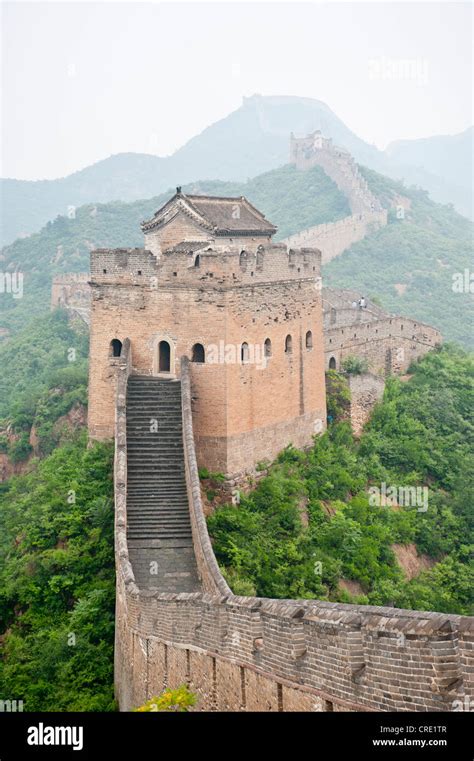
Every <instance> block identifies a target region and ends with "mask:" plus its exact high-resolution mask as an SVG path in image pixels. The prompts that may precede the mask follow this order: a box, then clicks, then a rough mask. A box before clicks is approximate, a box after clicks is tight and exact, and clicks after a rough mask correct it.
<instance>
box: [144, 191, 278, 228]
mask: <svg viewBox="0 0 474 761" xmlns="http://www.w3.org/2000/svg"><path fill="white" fill-rule="evenodd" d="M179 213H184V214H186V215H187V216H189V217H190V218H191V219H193V220H194V222H195V223H196V224H197V225H198V226H199V227H201V228H202V229H203V230H206V231H209V232H211V233H212V235H213V236H219V235H222V236H229V235H256V236H259V235H262V236H263V235H264V236H266V237H268V236H269V235H270V236H271V235H274V234H275V232H276V230H277V228H276V226H275V225H273V224H272V223H271V222H269V221H268V219H266V218H265V216H264V215H263V214H262V213H261V212H260V211H259V210H258V209H256V208H255V206H253V205H252V204H251V203H250V201H248V200H247V199H246V198H245V197H244V196H238V197H233V198H231V197H223V196H200V195H187V194H185V193H182V192H181V188H177V189H176V193H175V195H174V196H173V197H172V198H170V200H169V201H167V202H166V203H165V205H164V206H162V207H161V209H158V211H157V212H155V214H154V215H153V218H152V219H150V220H147V221H144V222H142V230H143V232H149V231H151V230H155V229H157V228H160V227H163V226H164V225H166V224H168V223H169V222H171V220H172V219H174V217H175V216H176V215H177V214H179Z"/></svg>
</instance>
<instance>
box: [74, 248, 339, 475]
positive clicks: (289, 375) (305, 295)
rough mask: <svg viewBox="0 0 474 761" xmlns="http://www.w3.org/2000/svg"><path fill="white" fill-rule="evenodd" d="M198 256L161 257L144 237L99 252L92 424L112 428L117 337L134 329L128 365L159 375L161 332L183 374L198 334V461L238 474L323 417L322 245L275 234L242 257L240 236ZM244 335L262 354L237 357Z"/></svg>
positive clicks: (94, 429)
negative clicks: (290, 242) (293, 245)
mask: <svg viewBox="0 0 474 761" xmlns="http://www.w3.org/2000/svg"><path fill="white" fill-rule="evenodd" d="M200 256H201V259H200V266H199V267H196V266H194V256H193V255H190V254H188V253H182V254H180V253H173V254H169V255H168V254H165V255H163V256H162V257H161V258H160V259H159V260H157V258H156V257H155V256H154V255H153V254H152V253H151V252H149V251H146V250H141V249H132V250H115V251H109V250H99V251H95V252H93V253H92V255H91V289H92V314H91V349H90V356H91V362H90V371H89V431H90V435H91V437H92V438H111V437H112V436H113V422H112V421H113V410H114V393H115V390H114V389H115V386H114V383H115V380H114V379H115V360H114V359H112V358H111V357H110V342H111V340H112V339H118V340H120V341H122V342H123V341H124V339H125V338H127V337H130V339H131V341H132V345H133V370H134V371H135V372H138V373H141V374H154V375H156V374H157V372H158V369H157V355H158V346H159V343H160V341H161V340H165V341H167V342H168V343H169V344H170V346H171V347H172V352H171V354H172V356H171V361H172V367H171V374H172V375H176V376H179V374H180V364H179V359H180V358H181V357H182V356H187V357H189V358H191V357H192V350H193V346H194V345H195V344H196V343H200V344H202V345H203V346H204V348H205V351H206V362H205V363H204V364H197V363H196V364H195V363H193V364H192V369H191V372H192V380H193V416H194V432H195V440H196V448H197V458H198V463H199V465H205V466H206V467H208V468H209V469H210V470H212V471H219V472H223V473H226V474H228V475H230V474H233V475H234V474H238V473H243V472H245V471H246V470H249V469H252V468H253V467H254V466H255V464H256V463H257V462H259V461H261V460H264V459H269V460H272V459H274V457H275V456H276V455H277V454H278V452H279V451H281V449H283V448H284V447H285V446H286V445H287V444H288V443H290V442H292V443H293V444H295V446H299V447H301V446H305V445H307V444H309V443H310V442H311V437H312V435H313V434H314V433H315V430H316V428H317V430H321V428H324V426H325V421H326V405H325V387H324V345H323V335H322V306H321V278H320V255H319V252H318V251H315V250H311V249H303V250H301V251H292V252H290V253H289V252H288V251H287V250H286V248H285V246H282V245H276V246H275V245H271V246H268V247H266V248H264V250H262V251H259V252H258V254H257V252H253V253H252V252H251V251H249V252H248V254H247V256H246V257H245V259H244V261H242V260H241V256H240V250H239V248H234V249H230V250H228V251H226V252H221V251H216V250H211V251H209V252H205V253H202V254H201V255H200ZM308 333H310V334H311V340H310V341H309V344H310V345H307V334H308ZM287 336H291V349H292V350H291V352H289V351H286V350H285V347H286V338H287ZM267 339H268V340H269V341H271V357H269V358H268V359H265V358H264V342H265V341H266V340H267ZM243 343H247V344H248V346H249V351H254V352H255V353H257V352H258V355H257V356H256V357H254V359H255V360H256V361H252V357H251V358H250V361H249V362H244V363H242V362H241V346H242V344H243ZM221 346H222V349H223V352H220V351H219V347H221ZM226 347H230V349H231V350H232V349H233V350H234V357H233V358H232V356H231V357H230V358H227V357H226V353H225V351H224V350H225V349H226ZM216 349H217V350H218V352H217V354H216V353H215V350H216ZM212 351H214V357H213V358H212V356H211V352H212Z"/></svg>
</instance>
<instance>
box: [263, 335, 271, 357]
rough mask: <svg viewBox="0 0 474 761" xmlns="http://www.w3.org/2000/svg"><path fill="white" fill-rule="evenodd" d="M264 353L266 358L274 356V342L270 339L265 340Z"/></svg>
mask: <svg viewBox="0 0 474 761" xmlns="http://www.w3.org/2000/svg"><path fill="white" fill-rule="evenodd" d="M263 353H264V355H265V357H271V356H272V342H271V341H270V339H269V338H266V339H265V343H264V344H263Z"/></svg>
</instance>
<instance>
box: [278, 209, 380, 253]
mask: <svg viewBox="0 0 474 761" xmlns="http://www.w3.org/2000/svg"><path fill="white" fill-rule="evenodd" d="M386 224H387V212H386V211H373V212H371V211H364V212H361V213H359V214H353V215H352V216H350V217H345V218H344V219H340V220H339V221H337V222H326V223H325V224H322V225H315V226H314V227H309V228H308V229H307V230H302V231H301V232H300V233H296V234H295V235H290V236H289V237H288V238H285V239H284V240H283V241H282V242H283V243H285V244H286V245H287V246H289V247H290V248H291V247H293V246H295V247H300V246H314V247H316V248H319V249H320V250H321V253H322V263H323V264H327V262H330V261H331V259H334V257H336V256H339V254H342V252H343V251H345V250H346V249H348V248H350V247H351V246H352V244H353V243H356V242H357V241H359V240H362V239H363V238H365V236H366V235H369V234H370V233H372V232H374V231H375V230H377V229H378V228H379V227H383V226H384V225H386Z"/></svg>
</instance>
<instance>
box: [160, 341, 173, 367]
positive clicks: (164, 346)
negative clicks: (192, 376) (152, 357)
mask: <svg viewBox="0 0 474 761" xmlns="http://www.w3.org/2000/svg"><path fill="white" fill-rule="evenodd" d="M170 370H171V347H170V345H169V343H168V341H160V343H159V344H158V371H159V372H160V373H169V372H170Z"/></svg>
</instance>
